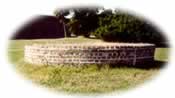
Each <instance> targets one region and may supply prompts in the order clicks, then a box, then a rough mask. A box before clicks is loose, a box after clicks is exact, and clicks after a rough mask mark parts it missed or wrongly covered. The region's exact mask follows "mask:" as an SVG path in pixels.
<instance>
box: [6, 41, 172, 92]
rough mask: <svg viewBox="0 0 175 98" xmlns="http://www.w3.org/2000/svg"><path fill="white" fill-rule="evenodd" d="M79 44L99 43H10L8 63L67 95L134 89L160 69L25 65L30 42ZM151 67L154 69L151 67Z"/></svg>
mask: <svg viewBox="0 0 175 98" xmlns="http://www.w3.org/2000/svg"><path fill="white" fill-rule="evenodd" d="M50 42H52V43H65V42H66V43H75V42H76V43H81V42H102V41H101V40H97V39H86V38H64V39H40V40H10V41H9V48H8V55H9V60H10V62H11V63H12V64H13V65H15V68H16V69H17V71H19V72H20V73H21V74H22V75H23V76H24V77H25V78H27V79H29V80H32V82H34V83H37V84H40V85H43V86H45V87H48V88H50V89H52V90H56V91H63V92H64V91H67V93H84V94H89V93H107V92H111V91H116V92H120V91H124V90H128V89H129V88H133V87H135V86H137V85H139V84H141V83H143V82H145V81H146V80H149V79H151V78H152V77H153V76H155V75H156V74H157V73H159V71H160V70H161V69H160V68H159V67H153V68H136V67H127V66H124V67H117V68H109V67H108V66H107V65H106V66H105V67H104V68H102V69H101V70H99V69H98V68H97V66H96V65H94V66H89V67H86V68H84V67H81V68H75V67H60V66H37V65H32V64H28V63H25V62H24V58H23V56H24V52H23V51H24V45H26V44H33V43H50ZM168 50H169V49H168V48H156V52H155V60H156V61H161V62H164V61H167V60H168ZM151 66H155V64H152V65H151Z"/></svg>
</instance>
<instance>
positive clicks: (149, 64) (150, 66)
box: [109, 60, 167, 69]
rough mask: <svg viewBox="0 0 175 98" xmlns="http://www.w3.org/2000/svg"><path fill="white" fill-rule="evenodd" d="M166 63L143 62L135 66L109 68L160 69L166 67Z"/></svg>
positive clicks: (120, 65) (123, 65)
mask: <svg viewBox="0 0 175 98" xmlns="http://www.w3.org/2000/svg"><path fill="white" fill-rule="evenodd" d="M166 64H167V62H164V61H156V60H154V61H152V62H144V63H140V64H136V65H126V64H117V65H116V64H110V65H109V67H110V68H137V69H162V68H164V67H165V66H166Z"/></svg>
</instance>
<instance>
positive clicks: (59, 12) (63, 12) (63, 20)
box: [54, 10, 70, 37]
mask: <svg viewBox="0 0 175 98" xmlns="http://www.w3.org/2000/svg"><path fill="white" fill-rule="evenodd" d="M69 13H70V12H69V11H68V10H56V11H55V12H54V14H55V16H56V17H57V18H58V20H59V22H60V23H62V24H63V29H64V36H65V37H68V36H69V35H70V34H68V32H67V29H66V27H67V21H69V19H66V18H65V16H67V15H68V14H69Z"/></svg>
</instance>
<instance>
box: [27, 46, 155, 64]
mask: <svg viewBox="0 0 175 98" xmlns="http://www.w3.org/2000/svg"><path fill="white" fill-rule="evenodd" d="M154 51H155V47H154V44H129V43H127V44H123V45H122V44H118V43H109V44H107V43H106V44H86V45H82V44H58V45H56V44H34V45H26V46H25V50H24V58H25V61H26V62H28V63H32V64H42V65H44V64H47V65H55V64H75V65H76V64H121V63H122V64H128V65H136V64H137V63H140V62H142V63H143V62H149V61H153V59H154Z"/></svg>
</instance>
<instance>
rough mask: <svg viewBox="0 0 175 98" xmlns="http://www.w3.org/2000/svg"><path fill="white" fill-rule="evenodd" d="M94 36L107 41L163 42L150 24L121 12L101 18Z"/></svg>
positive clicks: (161, 37) (159, 34)
mask: <svg viewBox="0 0 175 98" xmlns="http://www.w3.org/2000/svg"><path fill="white" fill-rule="evenodd" d="M98 23H99V27H98V28H97V29H96V30H95V32H94V35H95V36H96V37H97V38H101V39H103V40H105V41H119V42H148V43H156V42H160V41H163V36H162V35H161V33H160V32H159V31H158V30H157V29H156V28H155V27H153V26H152V25H151V24H150V23H148V22H146V21H143V20H142V19H140V18H138V17H135V16H132V15H129V14H126V13H121V12H116V13H115V14H112V15H111V14H110V15H106V16H103V17H100V18H99V22H98Z"/></svg>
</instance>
